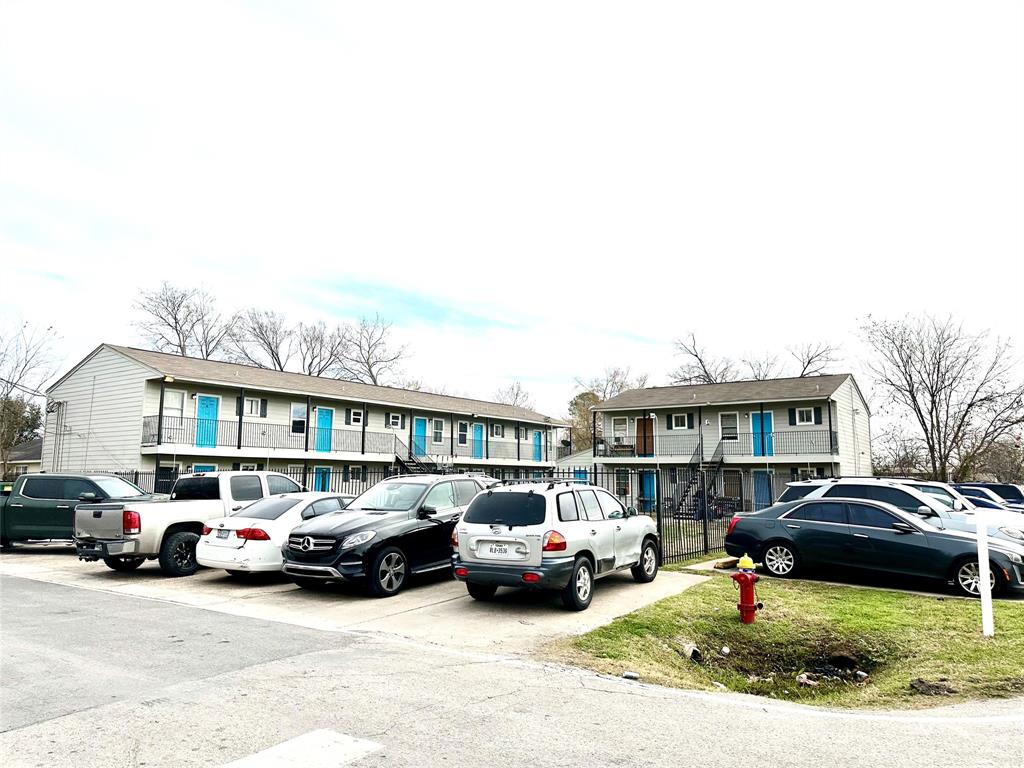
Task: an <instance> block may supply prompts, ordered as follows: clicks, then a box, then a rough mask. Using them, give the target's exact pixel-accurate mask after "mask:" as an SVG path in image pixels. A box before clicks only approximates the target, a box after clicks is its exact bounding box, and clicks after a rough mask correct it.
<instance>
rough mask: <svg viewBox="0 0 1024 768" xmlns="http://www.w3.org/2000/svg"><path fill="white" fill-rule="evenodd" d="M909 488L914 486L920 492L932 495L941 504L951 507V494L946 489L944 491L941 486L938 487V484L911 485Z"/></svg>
mask: <svg viewBox="0 0 1024 768" xmlns="http://www.w3.org/2000/svg"><path fill="white" fill-rule="evenodd" d="M911 488H916V489H917V490H919V491H920V492H921V493H927V494H928V495H929V496H932V497H934V498H936V499H938V500H939V501H941V502H942V503H943V504H945V505H946V506H947V507H949V508H950V509H952V508H953V496H952V495H951V494H950V493H949V492H948V491H946V490H944V489H942V488H939V487H938V486H934V485H912V486H911Z"/></svg>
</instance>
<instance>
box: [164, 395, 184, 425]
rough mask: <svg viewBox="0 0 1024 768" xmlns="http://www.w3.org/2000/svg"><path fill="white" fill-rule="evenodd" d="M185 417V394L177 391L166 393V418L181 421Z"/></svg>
mask: <svg viewBox="0 0 1024 768" xmlns="http://www.w3.org/2000/svg"><path fill="white" fill-rule="evenodd" d="M184 415H185V393H184V392H182V391H180V390H177V389H168V390H165V391H164V416H170V417H174V418H176V419H180V418H181V417H182V416H184Z"/></svg>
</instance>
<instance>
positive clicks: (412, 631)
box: [0, 544, 704, 655]
mask: <svg viewBox="0 0 1024 768" xmlns="http://www.w3.org/2000/svg"><path fill="white" fill-rule="evenodd" d="M0 574H4V575H8V576H18V577H22V578H28V579H35V580H39V581H45V582H49V583H53V584H61V585H65V586H72V587H80V588H84V589H90V590H101V591H104V592H111V593H116V594H121V595H131V596H134V597H141V598H148V599H152V600H163V601H167V602H171V603H178V604H180V605H187V606H192V607H195V608H202V609H205V610H210V611H217V612H220V613H225V614H230V615H233V616H246V617H250V618H255V619H263V620H266V621H274V622H281V623H285V624H291V625H294V626H299V627H306V628H309V629H318V630H326V631H339V630H346V631H363V632H381V633H388V634H391V635H397V636H400V637H404V638H407V639H410V640H414V641H417V642H423V643H431V644H436V645H442V646H445V647H449V648H459V649H472V650H486V651H490V652H496V653H502V654H513V655H517V654H526V653H529V652H531V651H533V650H534V649H535V648H537V647H538V646H539V645H542V644H544V643H546V642H548V641H550V640H553V639H556V638H558V637H561V636H564V635H574V634H582V633H583V632H587V631H589V630H591V629H594V628H595V627H599V626H601V625H603V624H607V623H608V622H609V621H611V620H612V619H614V618H616V617H617V616H621V615H624V614H626V613H629V612H630V611H634V610H636V609H637V608H640V607H643V606H644V605H648V604H650V603H653V602H655V601H657V600H660V599H662V598H664V597H668V596H669V595H673V594H676V593H678V592H680V591H682V590H683V589H686V588H687V587H688V586H691V585H693V584H696V583H699V582H700V581H702V580H703V578H704V577H702V576H695V575H693V574H685V573H672V572H668V571H665V572H662V573H661V574H659V576H658V578H657V579H655V580H654V581H653V582H651V583H650V584H637V583H635V582H634V581H633V578H632V577H631V576H630V574H629V572H628V571H627V572H625V573H622V574H616V575H613V576H609V577H608V578H605V579H602V580H601V581H600V582H599V583H598V585H597V588H596V591H595V596H594V601H593V603H592V604H591V606H590V608H589V609H588V610H586V611H583V612H580V613H570V612H568V611H565V610H564V609H563V608H562V606H561V602H560V601H559V599H558V597H557V596H551V595H548V594H544V593H536V592H528V591H513V590H503V591H502V592H499V594H498V596H497V597H496V598H495V600H494V601H493V602H489V603H480V602H477V601H475V600H473V599H472V598H470V597H469V595H468V594H467V593H466V587H465V585H463V584H461V583H459V582H456V581H454V580H452V579H451V578H450V577H449V576H448V575H447V574H444V575H434V576H431V577H421V578H420V579H418V580H417V581H416V582H414V584H413V586H412V587H411V588H410V589H407V590H405V591H403V592H401V593H399V594H398V595H396V596H395V597H392V598H387V599H376V598H371V597H368V596H367V595H366V593H365V591H364V590H362V589H360V588H359V587H357V586H356V585H352V584H341V585H337V586H329V587H325V588H324V589H322V590H315V591H311V590H303V589H299V588H298V587H296V586H294V585H293V584H291V583H290V582H289V581H288V580H287V579H285V578H283V577H280V576H278V575H276V574H270V575H267V576H253V577H251V578H248V579H242V580H240V579H236V578H232V577H230V576H228V575H227V574H226V573H225V572H224V571H215V570H211V569H202V570H200V571H199V572H198V573H197V574H195V575H194V576H190V577H185V578H180V579H173V578H167V577H165V576H163V575H162V574H161V573H160V570H159V567H158V566H157V564H156V562H155V561H151V562H148V563H146V564H145V565H143V566H142V567H141V568H139V570H137V571H134V572H131V573H117V572H115V571H112V570H109V569H108V568H106V567H105V566H104V565H103V564H102V563H84V562H79V560H78V559H77V558H76V557H75V553H74V549H73V547H71V546H70V545H66V544H31V545H24V546H20V547H19V548H17V549H16V550H15V551H14V552H11V553H6V554H4V555H3V556H2V557H0Z"/></svg>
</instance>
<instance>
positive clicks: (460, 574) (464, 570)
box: [455, 568, 469, 579]
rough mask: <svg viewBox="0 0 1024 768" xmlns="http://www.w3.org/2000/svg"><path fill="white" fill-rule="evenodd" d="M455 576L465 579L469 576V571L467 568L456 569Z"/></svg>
mask: <svg viewBox="0 0 1024 768" xmlns="http://www.w3.org/2000/svg"><path fill="white" fill-rule="evenodd" d="M455 575H456V576H458V577H459V578H460V579H464V578H466V577H467V576H469V569H467V568H456V569H455Z"/></svg>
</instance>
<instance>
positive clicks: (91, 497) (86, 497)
mask: <svg viewBox="0 0 1024 768" xmlns="http://www.w3.org/2000/svg"><path fill="white" fill-rule="evenodd" d="M78 500H79V501H85V502H89V501H96V494H95V493H93V492H92V491H85V492H83V493H80V494H78Z"/></svg>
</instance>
